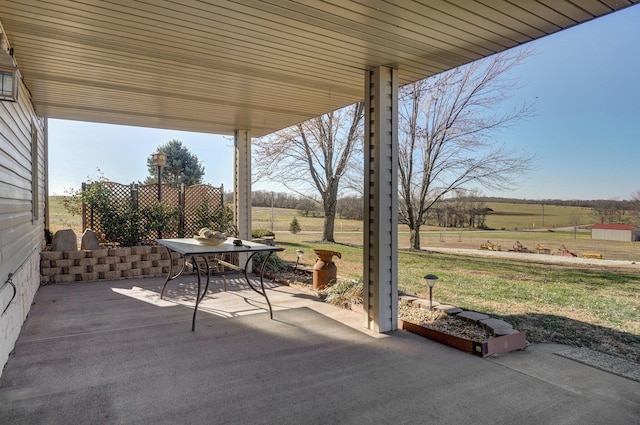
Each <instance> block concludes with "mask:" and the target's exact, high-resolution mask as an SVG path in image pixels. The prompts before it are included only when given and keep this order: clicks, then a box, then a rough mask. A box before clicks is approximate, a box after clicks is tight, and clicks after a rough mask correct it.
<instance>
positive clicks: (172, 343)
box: [0, 276, 640, 425]
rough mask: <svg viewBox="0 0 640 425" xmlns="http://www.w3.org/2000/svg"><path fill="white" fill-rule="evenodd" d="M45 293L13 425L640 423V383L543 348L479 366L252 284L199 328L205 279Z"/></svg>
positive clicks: (4, 416)
mask: <svg viewBox="0 0 640 425" xmlns="http://www.w3.org/2000/svg"><path fill="white" fill-rule="evenodd" d="M163 282H164V279H162V278H149V279H135V280H119V281H112V282H95V283H84V284H72V285H56V286H45V287H42V288H40V290H39V292H38V294H37V296H36V299H35V304H34V305H33V307H32V310H31V312H30V314H29V317H28V319H27V321H26V323H25V325H24V327H23V329H22V333H21V335H20V338H19V340H18V342H17V344H16V347H15V351H14V353H13V354H12V355H11V357H10V359H9V362H8V363H7V365H6V367H5V370H4V371H3V373H2V376H1V377H0V424H12V425H14V424H102V423H112V424H303V423H304V424H423V423H429V424H456V423H465V424H513V423H518V424H520V425H522V424H581V425H585V424H602V423H609V424H640V383H638V382H636V381H632V380H630V379H626V378H623V377H620V376H617V375H613V374H610V373H607V372H603V371H601V370H598V369H595V368H591V367H589V366H586V365H583V364H581V363H578V362H575V361H573V360H569V359H566V358H562V357H560V356H557V355H555V354H554V353H555V352H558V351H561V350H563V349H566V348H567V347H564V346H558V345H534V346H531V347H529V348H527V349H526V350H524V351H520V352H515V353H510V354H505V355H502V356H499V357H496V358H491V359H481V358H478V357H474V356H472V355H469V354H466V353H463V352H460V351H457V350H455V349H452V348H448V347H446V346H443V345H440V344H438V343H435V342H432V341H429V340H427V339H424V338H422V337H419V336H416V335H413V334H410V333H407V332H403V331H396V332H391V333H389V334H384V335H381V334H375V333H372V332H369V331H367V330H365V329H364V328H362V325H363V318H362V316H361V314H359V313H356V312H352V311H348V310H343V309H340V308H337V307H333V306H331V305H327V304H325V303H322V302H320V301H318V300H316V299H314V298H313V297H311V296H310V295H308V294H305V293H304V292H303V291H301V290H299V289H297V288H294V287H287V286H277V285H275V284H269V286H270V289H269V296H270V300H271V302H272V304H273V306H274V320H269V314H268V311H266V310H265V307H266V304H265V302H264V299H263V298H262V297H260V296H259V295H258V294H256V293H255V292H253V291H251V290H250V289H248V288H247V286H246V284H245V283H243V279H242V278H241V277H240V276H233V277H231V278H230V279H229V284H228V291H227V292H222V291H221V285H220V281H219V280H216V284H215V285H214V287H213V291H210V293H209V294H208V296H207V297H206V298H205V299H204V301H203V302H202V303H201V305H200V310H199V312H198V317H197V327H196V330H195V332H191V317H192V312H193V299H194V292H195V291H194V284H193V282H194V277H193V276H184V277H182V278H180V279H178V280H177V281H174V282H172V283H170V284H169V286H168V288H167V293H166V297H165V298H166V300H164V301H161V300H159V296H158V294H159V291H160V288H161V286H162V283H163Z"/></svg>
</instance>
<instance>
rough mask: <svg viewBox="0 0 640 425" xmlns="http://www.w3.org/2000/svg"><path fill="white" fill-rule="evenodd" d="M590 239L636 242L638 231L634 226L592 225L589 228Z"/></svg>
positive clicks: (638, 238) (638, 236)
mask: <svg viewBox="0 0 640 425" xmlns="http://www.w3.org/2000/svg"><path fill="white" fill-rule="evenodd" d="M591 239H604V240H608V241H632V242H633V241H638V240H640V229H639V228H638V226H636V225H635V224H605V223H599V224H594V225H593V227H592V228H591Z"/></svg>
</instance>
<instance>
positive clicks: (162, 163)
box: [151, 149, 169, 201]
mask: <svg viewBox="0 0 640 425" xmlns="http://www.w3.org/2000/svg"><path fill="white" fill-rule="evenodd" d="M168 157H169V155H167V154H166V153H164V152H162V151H161V150H160V149H158V150H157V151H155V152H154V153H152V154H151V165H154V166H156V167H158V201H162V167H166V166H167V158H168Z"/></svg>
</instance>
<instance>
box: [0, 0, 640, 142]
mask: <svg viewBox="0 0 640 425" xmlns="http://www.w3.org/2000/svg"><path fill="white" fill-rule="evenodd" d="M638 1H640V0H573V1H567V0H537V1H535V0H522V1H501V0H480V1H470V0H449V1H445V0H417V1H410V0H404V1H399V0H398V1H384V0H354V1H349V0H325V1H319V0H315V1H314V0H296V1H286V0H265V1H255V0H237V1H227V0H208V1H195V0H175V1H171V2H169V1H160V0H141V1H132V0H107V1H96V0H77V1H68V0H42V1H36V0H0V21H1V22H2V25H3V27H4V29H5V31H6V33H7V36H8V38H9V41H10V43H11V46H12V47H13V48H14V49H15V58H16V60H17V62H18V64H19V66H20V69H21V70H22V73H23V76H24V81H25V83H26V85H27V87H28V88H29V90H30V92H31V95H32V100H33V103H34V104H35V107H36V111H37V113H38V115H39V116H42V117H50V118H62V119H71V120H83V121H92V122H105V123H113V124H125V125H135V126H144V127H159V128H172V129H181V130H190V131H200V132H207V133H216V134H231V133H232V132H233V131H234V130H235V129H247V130H251V134H252V136H261V135H265V134H268V133H271V132H273V131H275V130H279V129H281V128H284V127H287V126H289V125H292V124H295V123H297V122H300V121H303V120H306V119H308V118H312V117H315V116H318V115H321V114H323V113H326V112H329V111H331V110H334V109H337V108H339V107H342V106H345V105H348V104H351V103H353V102H356V101H358V100H361V99H362V97H363V92H364V87H363V84H364V83H363V81H364V80H363V71H364V70H367V69H371V68H373V67H376V66H380V65H385V66H392V67H395V68H397V69H398V76H399V82H400V84H401V85H403V84H406V83H409V82H412V81H415V80H419V79H422V78H425V77H428V76H431V75H434V74H437V73H439V72H442V71H444V70H447V69H450V68H454V67H456V66H458V65H462V64H465V63H468V62H470V61H473V60H475V59H478V58H482V57H485V56H488V55H491V54H493V53H496V52H500V51H503V50H505V49H508V48H510V47H514V46H518V45H521V44H523V43H526V42H529V41H531V40H534V39H537V38H540V37H543V36H545V35H548V34H551V33H554V32H557V31H559V30H562V29H564V28H568V27H571V26H574V25H576V24H579V23H582V22H585V21H588V20H591V19H593V18H595V17H598V16H602V15H605V14H608V13H610V12H613V11H615V10H619V9H622V8H624V7H627V6H629V5H631V4H633V3H637V2H638Z"/></svg>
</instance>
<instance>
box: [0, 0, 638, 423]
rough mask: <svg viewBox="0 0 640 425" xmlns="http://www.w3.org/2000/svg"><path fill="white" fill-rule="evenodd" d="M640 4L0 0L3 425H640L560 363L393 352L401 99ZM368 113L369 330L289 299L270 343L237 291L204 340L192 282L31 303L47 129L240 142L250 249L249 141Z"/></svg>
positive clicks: (538, 357)
mask: <svg viewBox="0 0 640 425" xmlns="http://www.w3.org/2000/svg"><path fill="white" fill-rule="evenodd" d="M635 3H637V0H625V1H605V0H584V1H579V2H578V1H569V0H561V1H542V0H538V1H523V2H512V1H502V0H501V1H496V2H491V1H467V0H455V1H433V2H431V1H429V2H426V1H413V2H400V1H397V2H391V1H377V0H376V1H370V2H362V1H353V0H335V1H322V2H320V1H317V2H314V1H269V0H265V1H253V0H251V1H249V0H237V1H232V0H212V1H192V0H176V1H152V0H146V1H144V0H141V1H135V2H134V1H129V0H110V1H94V0H78V1H73V2H71V1H66V0H65V1H63V0H48V1H25V0H0V24H1V26H0V32H1V33H2V36H3V46H4V47H5V48H6V49H7V52H9V51H11V52H12V53H13V59H12V60H15V63H16V64H17V66H18V67H19V69H20V73H21V77H22V78H21V79H20V84H19V95H18V99H17V102H3V103H2V104H0V119H1V120H2V122H3V127H2V132H1V134H0V136H2V137H1V138H0V148H1V149H3V152H7V155H6V158H5V156H3V157H2V158H3V159H2V161H3V162H2V163H1V164H0V168H1V171H2V173H0V175H1V176H2V177H1V178H0V191H1V192H2V194H3V197H4V198H3V206H4V207H3V208H2V209H1V210H0V241H1V242H2V259H3V261H2V263H0V272H2V275H3V279H4V278H5V277H6V276H9V278H8V279H7V285H5V286H6V287H8V288H10V287H13V288H15V293H14V295H15V297H11V296H10V295H7V294H8V293H9V292H8V290H7V291H5V293H3V294H2V300H3V302H4V304H3V305H2V307H3V308H4V307H5V305H6V309H5V311H4V312H3V314H2V315H1V316H0V325H1V328H0V329H1V330H2V333H1V334H0V348H1V351H0V355H1V357H0V360H1V361H0V364H4V363H5V361H6V367H5V368H4V370H3V372H2V377H1V379H0V423H2V424H5V423H6V424H38V423H40V424H69V423H92V424H93V423H96V424H98V423H167V424H175V423H188V424H199V423H202V424H211V423H221V424H224V423H243V424H258V423H265V424H300V423H311V424H321V423H322V424H333V423H447V424H450V423H477V424H489V423H491V424H495V423H504V424H507V423H515V422H517V423H520V424H540V423H543V424H544V423H554V424H574V423H575V424H578V423H579V424H601V423H637V421H638V412H639V411H640V408H639V406H640V399H639V395H638V394H640V392H639V391H638V384H637V382H634V381H631V380H628V379H625V378H620V377H617V376H616V375H611V374H608V373H606V372H601V371H598V370H596V369H593V368H589V367H587V366H583V365H581V364H579V363H576V362H574V361H571V360H567V359H564V358H561V357H558V356H556V355H554V354H553V353H554V352H556V351H558V350H561V349H562V347H557V346H535V347H530V348H529V349H527V350H526V351H523V352H518V353H512V354H510V355H508V356H503V357H499V358H495V359H489V360H482V359H479V358H477V357H473V356H471V355H468V354H465V353H462V352H459V351H456V350H454V349H451V348H447V347H444V346H441V345H439V344H437V343H433V342H430V341H428V340H425V339H423V338H421V337H418V336H415V335H412V334H408V333H405V332H402V331H397V330H396V328H397V278H398V277H397V274H398V270H397V268H398V264H397V228H398V226H397V180H396V179H397V159H398V158H397V155H398V154H397V125H398V111H397V96H398V88H399V87H400V86H401V85H403V84H407V83H410V82H412V81H417V80H419V79H422V78H426V77H429V76H432V75H435V74H437V73H439V72H442V71H446V70H448V69H451V68H454V67H456V66H459V65H463V64H466V63H469V62H471V61H473V60H476V59H480V58H483V57H487V56H490V55H492V54H494V53H497V52H501V51H504V50H506V49H509V48H512V47H516V46H519V45H522V44H525V43H527V42H529V41H532V40H535V39H537V38H540V37H543V36H546V35H549V34H552V33H554V32H557V31H560V30H562V29H565V28H569V27H572V26H574V25H578V24H580V23H582V22H586V21H589V20H591V19H596V18H598V17H600V16H603V15H606V14H608V13H614V12H615V11H617V10H620V9H622V8H624V7H628V6H631V5H633V4H635ZM9 48H11V49H12V50H9ZM363 99H364V101H365V103H366V108H365V111H366V117H365V123H366V124H365V132H364V133H365V140H364V143H363V144H364V175H365V183H364V196H365V209H364V211H365V217H364V223H365V228H364V232H363V239H364V256H363V281H364V288H365V291H364V292H365V293H364V299H365V302H364V314H362V313H357V312H353V311H347V310H341V309H338V308H336V307H332V306H329V305H326V304H324V303H321V302H319V301H317V300H316V299H314V298H312V297H310V296H309V295H308V294H306V293H304V292H301V291H298V290H295V289H293V288H289V287H281V286H275V285H274V287H273V288H272V289H271V290H270V296H271V297H270V299H271V301H272V303H273V305H274V309H275V320H273V321H272V320H269V318H268V312H267V311H266V310H265V308H264V305H263V304H262V300H261V299H260V296H258V295H257V294H255V293H253V292H252V291H250V290H249V289H247V288H244V287H243V286H242V285H241V284H240V283H239V282H240V281H237V282H236V286H235V287H233V286H232V287H231V289H230V290H229V291H228V292H227V293H223V292H220V291H219V288H216V291H215V292H214V293H212V294H210V295H209V296H208V297H207V298H205V301H204V302H203V303H202V304H201V309H202V311H201V312H200V313H199V314H198V327H197V329H196V332H190V320H191V316H192V315H191V311H192V308H191V306H190V303H191V302H193V299H194V294H193V281H192V280H189V277H188V276H187V277H185V280H184V281H180V282H182V284H181V285H178V284H176V285H174V286H172V287H171V288H172V289H171V291H170V293H169V294H168V299H167V300H166V301H160V300H159V298H158V293H159V289H160V287H161V285H162V283H163V279H137V280H121V281H112V282H95V283H86V284H78V285H68V286H62V285H57V286H45V287H40V288H38V284H39V279H38V278H39V257H40V251H41V249H42V248H41V246H42V242H43V235H44V230H46V229H48V228H49V223H48V214H49V211H48V206H47V184H48V175H47V161H48V156H47V155H48V152H47V126H46V119H47V118H60V119H70V120H84V121H93V122H103V123H113V124H123V125H132V126H144V127H160V128H171V129H180V130H188V131H200V132H209V133H215V134H226V135H233V137H234V141H235V142H234V143H235V161H234V177H235V187H234V194H235V200H234V209H235V221H236V224H237V226H238V229H239V231H240V236H241V237H242V238H244V239H249V235H250V234H251V181H252V177H251V139H252V138H253V137H260V136H263V135H267V134H269V133H271V132H273V131H277V130H279V129H282V128H284V127H287V126H289V125H293V124H296V123H299V122H302V121H304V120H306V119H310V118H313V117H316V116H318V115H321V114H323V113H326V112H329V111H332V110H335V109H337V108H340V107H343V106H346V105H349V104H351V103H354V102H357V101H361V100H363ZM88 143H90V142H88ZM212 148H215V147H212ZM15 170H18V171H15ZM9 284H10V285H9ZM9 299H10V300H9ZM363 316H364V317H363ZM25 318H26V321H25ZM23 321H24V324H23ZM21 327H22V329H21ZM385 332H386V333H385ZM18 334H19V336H18ZM10 353H11V355H9V354H10ZM7 359H8V360H7Z"/></svg>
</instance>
